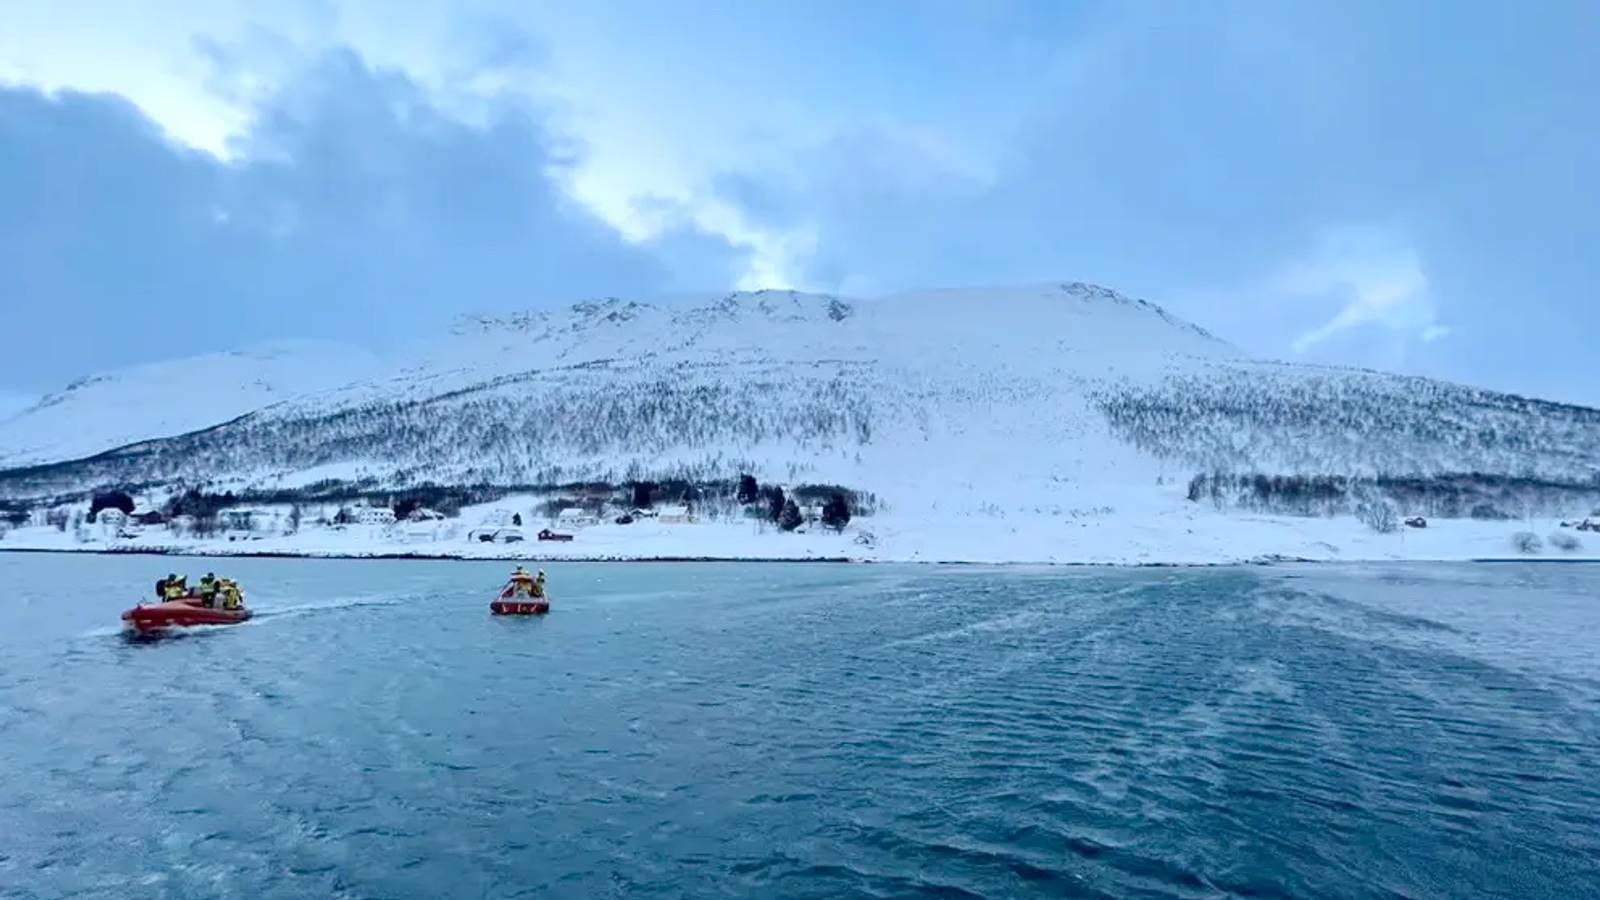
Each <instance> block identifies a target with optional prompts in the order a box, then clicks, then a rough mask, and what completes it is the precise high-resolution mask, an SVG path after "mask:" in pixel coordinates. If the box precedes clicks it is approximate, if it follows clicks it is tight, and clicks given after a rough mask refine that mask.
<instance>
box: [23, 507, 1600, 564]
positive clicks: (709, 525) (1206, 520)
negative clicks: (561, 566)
mask: <svg viewBox="0 0 1600 900" xmlns="http://www.w3.org/2000/svg"><path fill="white" fill-rule="evenodd" d="M545 525H546V523H534V524H533V525H531V526H530V527H528V528H525V529H520V530H521V531H522V532H523V533H524V534H525V535H526V539H525V540H523V541H520V542H517V543H509V544H506V543H484V542H480V541H478V540H476V539H474V537H473V536H472V535H471V534H469V532H475V531H476V529H475V528H474V527H473V526H472V525H471V524H470V520H469V519H467V518H465V517H464V518H463V519H458V520H446V521H443V522H437V523H421V524H415V525H413V524H408V523H402V524H399V525H394V526H375V525H348V526H339V527H331V526H318V525H307V526H305V527H303V528H302V529H301V530H300V531H299V532H297V533H295V534H290V535H283V534H273V535H269V534H255V535H242V534H240V535H235V536H234V538H233V539H229V538H228V537H225V536H216V537H211V538H195V537H181V536H175V535H174V534H172V533H171V532H169V531H167V530H166V529H161V528H150V529H146V530H144V531H143V532H142V533H140V534H139V535H138V536H136V537H131V538H118V537H117V536H116V534H115V531H114V530H112V529H106V528H100V527H97V526H84V527H83V528H82V529H81V530H76V531H75V530H73V529H68V530H66V531H62V530H58V529H56V528H54V527H28V528H19V529H14V530H12V531H10V532H9V533H7V534H6V535H5V536H4V537H0V551H4V550H57V551H91V552H93V551H99V552H106V551H114V552H138V551H143V552H161V553H182V554H188V555H235V554H237V555H258V554H259V555H296V556H349V557H360V556H388V555H415V556H430V557H450V558H462V559H527V560H539V559H564V560H643V559H729V560H732V559H762V560H816V559H850V560H858V561H866V562H971V563H1027V564H1055V565H1066V564H1088V565H1213V564H1230V563H1240V562H1262V561H1275V560H1313V561H1344V562H1353V561H1374V560H1416V561H1461V560H1473V559H1507V558H1518V559H1528V560H1569V561H1575V560H1600V534H1592V533H1588V532H1578V531H1575V530H1573V529H1571V528H1562V527H1561V526H1560V523H1559V522H1558V521H1556V520H1552V519H1535V520H1531V521H1509V522H1507V521H1501V522H1481V521H1473V520H1448V521H1440V520H1433V521H1431V522H1430V523H1429V525H1428V527H1426V528H1422V529H1415V528H1401V529H1400V530H1398V531H1396V532H1393V533H1390V534H1379V533H1377V532H1374V531H1372V530H1371V529H1369V528H1367V527H1366V526H1364V525H1362V524H1360V523H1359V522H1357V521H1355V520H1354V519H1351V518H1348V517H1334V518H1303V517H1298V516H1264V515H1246V514H1239V513H1222V512H1217V511H1215V510H1210V509H1207V508H1205V507H1203V506H1198V505H1193V504H1186V505H1183V506H1175V507H1173V508H1171V509H1168V510H1165V511H1160V512H1150V513H1147V514H1145V515H1142V516H1140V517H1138V518H1118V517H1112V516H1106V517H1083V518H1077V519H1074V518H1070V517H1060V516H1053V515H1007V516H993V515H985V514H968V515H961V514H953V515H948V516H943V517H925V516H915V517H911V516H897V515H884V516H874V517H871V518H863V519H857V520H856V521H854V522H852V523H851V524H850V525H849V526H847V527H846V528H845V529H844V531H843V532H837V533H836V532H834V531H832V530H829V529H827V528H823V527H821V526H818V525H812V526H809V527H808V528H807V529H806V530H805V531H803V532H800V533H784V532H782V531H779V530H778V529H777V528H775V527H773V526H772V525H770V524H757V523H755V522H751V521H709V522H704V521H703V522H694V523H686V524H662V523H658V522H653V521H650V520H640V521H638V522H636V523H634V524H631V525H616V524H610V523H607V524H601V525H593V526H590V527H587V528H579V529H573V530H571V532H570V533H572V534H573V536H574V539H573V540H572V541H570V542H547V541H538V540H536V539H535V534H536V533H537V532H538V530H539V529H540V528H542V527H545ZM1521 533H1532V534H1534V535H1537V536H1538V537H1539V539H1540V541H1539V543H1540V547H1539V549H1538V550H1537V551H1536V552H1533V553H1529V552H1526V551H1524V550H1523V549H1521V548H1519V547H1517V546H1515V544H1514V542H1513V538H1514V536H1515V535H1518V534H1521ZM1552 536H1557V537H1556V539H1555V540H1552V539H1551V538H1552ZM1567 539H1570V540H1571V541H1576V542H1577V544H1576V546H1573V547H1570V548H1568V549H1562V548H1561V547H1560V546H1559V544H1561V543H1566V542H1567Z"/></svg>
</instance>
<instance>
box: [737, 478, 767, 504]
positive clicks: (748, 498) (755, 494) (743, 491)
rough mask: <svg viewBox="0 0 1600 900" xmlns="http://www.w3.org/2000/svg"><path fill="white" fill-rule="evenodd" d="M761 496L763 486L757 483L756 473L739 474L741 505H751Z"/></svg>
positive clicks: (739, 498) (738, 497)
mask: <svg viewBox="0 0 1600 900" xmlns="http://www.w3.org/2000/svg"><path fill="white" fill-rule="evenodd" d="M760 498H761V488H760V487H758V486H757V485H756V479H755V476H754V475H740V476H739V492H738V495H737V498H736V499H738V501H739V505H740V506H749V505H750V504H752V503H754V502H756V501H757V500H759V499H760Z"/></svg>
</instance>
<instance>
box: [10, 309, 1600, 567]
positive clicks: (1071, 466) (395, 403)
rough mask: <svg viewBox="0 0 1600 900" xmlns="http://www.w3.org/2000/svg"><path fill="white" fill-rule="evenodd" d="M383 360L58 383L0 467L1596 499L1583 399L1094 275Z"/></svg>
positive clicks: (229, 485)
mask: <svg viewBox="0 0 1600 900" xmlns="http://www.w3.org/2000/svg"><path fill="white" fill-rule="evenodd" d="M332 358H337V360H338V361H339V362H338V364H337V365H333V364H328V365H324V363H325V362H326V361H328V360H330V359H332ZM396 358H397V359H399V360H402V362H401V363H400V364H397V365H392V366H390V367H387V368H382V369H380V370H378V372H379V374H375V375H372V376H370V377H355V376H358V375H361V374H362V373H361V372H360V371H359V370H361V369H362V368H363V367H370V366H371V365H372V364H371V362H370V361H369V360H365V359H362V358H361V357H358V356H355V355H352V354H348V353H347V352H346V353H337V352H333V353H319V354H315V358H314V359H313V358H308V357H307V356H306V355H303V354H302V355H293V356H290V357H284V358H278V359H265V360H259V359H255V358H253V357H229V358H226V359H222V360H218V359H212V360H210V361H209V362H206V363H205V364H197V363H196V362H195V361H186V362H180V363H173V364H167V365H165V366H156V367H148V368H147V369H144V370H134V371H132V372H128V373H123V374H121V375H119V376H118V377H117V378H116V379H114V380H111V381H109V382H106V383H97V384H94V385H90V386H88V387H87V388H80V389H78V390H76V391H71V392H68V393H67V394H66V395H65V397H64V399H59V400H56V401H55V402H54V404H53V406H54V407H59V411H58V412H54V413H52V412H51V411H50V410H51V408H52V407H51V406H42V407H41V409H38V410H34V411H32V412H30V413H27V414H25V415H24V416H22V417H19V418H18V419H15V420H13V421H11V422H8V423H5V424H4V425H0V447H3V448H8V449H7V450H6V452H7V454H8V457H7V458H8V459H9V460H11V461H12V462H13V463H19V462H29V463H32V464H31V465H27V466H23V467H17V466H13V468H11V469H9V470H5V471H0V499H9V500H10V501H12V502H13V503H14V504H15V503H16V502H18V501H22V502H26V503H39V502H50V501H52V500H60V499H64V498H71V497H80V496H84V495H86V494H87V493H89V492H91V491H94V490H96V489H103V488H106V487H110V486H121V487H124V488H127V489H130V490H133V491H140V492H144V493H146V494H149V495H151V496H158V495H163V494H166V493H171V492H173V491H176V490H179V489H183V488H192V487H203V488H205V489H206V490H210V491H222V490H231V491H237V492H252V491H253V492H256V493H261V492H274V491H275V492H277V494H278V495H282V494H283V492H284V491H293V490H296V489H300V488H303V487H304V486H306V485H308V484H311V483H314V482H315V483H325V482H327V481H328V480H329V479H335V480H339V481H342V482H344V483H359V484H361V485H362V486H363V490H365V491H367V492H368V493H370V492H372V491H375V490H395V491H400V490H404V489H407V488H410V487H415V486H418V485H423V484H436V485H476V486H500V487H502V488H504V489H507V490H509V489H513V488H515V489H518V490H532V491H538V490H540V489H553V488H555V487H556V486H560V485H571V484H577V483H587V484H592V483H603V484H609V485H619V486H620V485H623V484H626V483H631V482H637V481H662V480H667V479H677V480H682V481H686V482H718V481H722V482H726V481H728V480H730V479H734V478H736V477H737V476H738V475H740V474H744V473H748V474H751V475H754V476H756V477H757V478H759V479H760V480H761V481H762V482H763V483H774V484H785V485H794V484H836V485H842V486H845V487H847V488H849V489H852V490H855V491H860V492H863V493H870V494H872V495H874V496H875V497H876V498H877V499H878V501H879V503H880V505H881V508H882V511H884V512H887V513H892V514H893V515H894V516H896V517H899V518H900V519H901V520H905V519H907V518H909V519H911V520H923V521H934V520H944V519H949V518H950V517H956V518H958V519H962V518H974V517H975V518H977V519H982V520H987V521H999V520H1005V519H1006V518H1007V517H1011V519H1010V521H1013V522H1015V521H1020V520H1026V519H1028V518H1029V517H1032V518H1033V519H1036V520H1037V519H1041V518H1042V519H1050V520H1054V521H1067V522H1087V521H1108V520H1111V519H1114V518H1115V519H1123V520H1126V519H1128V518H1129V517H1134V518H1137V517H1145V516H1151V515H1158V514H1160V515H1164V514H1167V513H1171V512H1172V511H1174V510H1178V509H1187V508H1189V507H1193V506H1194V505H1196V504H1197V503H1198V502H1200V501H1201V500H1204V501H1206V502H1207V503H1208V504H1211V505H1214V506H1216V507H1217V508H1219V509H1220V508H1224V507H1241V508H1244V509H1248V510H1253V511H1267V512H1274V513H1291V514H1300V515H1318V514H1332V513H1343V512H1351V511H1353V509H1354V508H1355V506H1356V505H1357V504H1363V505H1365V504H1368V503H1369V501H1371V500H1372V498H1373V492H1377V493H1379V494H1382V495H1384V496H1386V497H1388V498H1389V500H1390V501H1393V502H1396V503H1399V504H1400V505H1402V506H1407V507H1410V508H1407V509H1405V510H1404V511H1407V512H1409V511H1413V509H1414V510H1415V511H1425V512H1427V513H1429V514H1431V515H1446V516H1449V515H1462V516H1465V515H1467V514H1469V512H1471V513H1472V514H1473V515H1478V513H1476V512H1473V511H1475V510H1489V511H1490V513H1492V514H1493V515H1490V513H1483V514H1482V515H1478V517H1480V518H1496V517H1502V516H1503V515H1507V514H1510V513H1512V512H1521V513H1527V512H1530V511H1531V510H1532V509H1533V508H1534V507H1535V506H1537V507H1538V509H1539V510H1541V511H1542V512H1546V513H1549V514H1551V515H1565V514H1567V512H1568V510H1569V508H1570V509H1571V511H1573V512H1582V513H1587V512H1588V511H1589V510H1588V509H1587V505H1588V504H1590V503H1591V502H1595V501H1600V458H1597V456H1596V452H1595V450H1594V448H1595V447H1600V412H1597V411H1595V410H1589V409H1583V408H1577V407H1570V406H1562V405H1558V404H1550V403H1542V402H1539V401H1534V400H1527V399H1523V398H1518V397H1511V396H1507V395H1502V394H1495V393H1493V392H1487V391H1481V390H1475V389H1470V388H1464V387H1460V386H1456V385H1450V384H1444V383H1440V382H1433V381H1428V380H1425V379H1417V378H1402V377H1397V376H1390V375H1383V374H1380V373H1374V372H1366V371H1356V370H1344V369H1335V368H1326V367H1310V366H1297V365H1287V364H1281V363H1271V362H1261V361H1253V360H1249V359H1245V358H1243V357H1242V356H1241V355H1240V354H1239V353H1238V352H1237V351H1236V350H1234V349H1233V348H1232V347H1230V346H1229V345H1227V344H1226V343H1224V342H1222V341H1220V340H1218V339H1217V338H1215V337H1213V336H1211V335H1210V334H1208V333H1207V332H1205V331H1204V330H1202V329H1200V328H1198V327H1196V326H1194V325H1191V324H1188V323H1186V322H1182V321H1180V320H1177V319H1175V318H1173V317H1172V316H1170V315H1168V314H1167V313H1166V312H1165V311H1163V310H1161V309H1160V308H1159V307H1156V306H1154V305H1151V304H1149V303H1146V302H1144V301H1139V300H1132V299H1129V298H1126V297H1123V296H1121V295H1119V294H1117V293H1115V292H1113V291H1110V290H1106V289H1104V288H1099V287H1095V286H1091V285H1083V284H1066V285H1053V286H1047V287H1033V288H1022V289H1002V290H982V289H976V290H953V291H935V292H923V293H915V294H905V295H899V296H893V297H887V298H881V299H875V300H853V299H844V298H838V297H831V296H825V295H807V294H798V293H792V292H773V291H767V292H758V293H739V294H731V295H726V296H718V297H713V298H707V299H702V300H699V301H689V302H684V303H680V304H659V305H658V304H648V303H640V302H635V301H626V300H617V299H608V300H602V301H597V302H592V303H583V304H578V305H576V306H574V307H571V308H570V309H567V310H563V311H560V312H548V313H532V314H527V315H522V316H512V317H500V318H483V317H477V318H469V319H464V320H462V321H461V322H460V323H458V325H457V326H456V328H455V329H454V331H453V332H452V333H451V334H450V335H449V336H448V337H447V338H445V339H442V340H437V341H433V342H430V343H429V344H427V345H425V346H422V347H418V348H415V349H413V350H411V351H409V352H406V353H402V354H399V355H398V356H397V357H396ZM219 372H220V373H222V374H223V375H225V376H226V377H219V375H218V373H219ZM252 374H258V375H261V380H260V381H259V382H257V381H251V380H250V376H251V375H252ZM297 379H298V380H297ZM102 384H103V385H104V386H102ZM296 390H298V391H299V393H298V394H296V393H294V392H295V391H296ZM244 413H248V414H244ZM52 416H53V418H51V417H52ZM105 423H111V424H110V425H107V424H105ZM174 432H181V433H176V434H174ZM134 441H137V443H134ZM117 442H121V443H126V444H127V446H121V447H119V448H118V449H115V450H112V451H111V452H105V453H99V454H98V455H93V456H90V455H89V454H91V453H94V452H95V451H100V450H106V449H108V447H109V445H111V444H113V443H117ZM1379 499H1382V498H1379ZM1386 502H1387V501H1386ZM1579 507H1584V508H1582V509H1579ZM1208 521H1209V520H1208ZM1008 527H1010V528H1011V529H1012V530H1013V531H1015V526H1014V525H1013V526H1008ZM1185 527H1187V526H1185ZM986 552H990V553H991V555H994V554H993V553H992V552H991V551H986ZM1000 555H1002V556H1003V554H1000Z"/></svg>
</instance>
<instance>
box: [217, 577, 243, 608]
mask: <svg viewBox="0 0 1600 900" xmlns="http://www.w3.org/2000/svg"><path fill="white" fill-rule="evenodd" d="M243 603H244V594H243V592H241V591H240V590H239V586H238V585H236V584H232V583H229V584H225V585H223V586H222V608H223V609H238V608H239V606H240V605H241V604H243Z"/></svg>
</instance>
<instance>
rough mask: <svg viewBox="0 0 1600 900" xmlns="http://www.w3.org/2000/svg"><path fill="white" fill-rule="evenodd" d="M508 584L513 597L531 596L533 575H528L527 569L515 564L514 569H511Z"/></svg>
mask: <svg viewBox="0 0 1600 900" xmlns="http://www.w3.org/2000/svg"><path fill="white" fill-rule="evenodd" d="M510 586H511V596H513V597H532V596H533V576H532V575H529V574H528V570H527V569H524V568H523V567H521V566H517V567H516V568H515V569H512V570H511V585H510Z"/></svg>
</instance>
